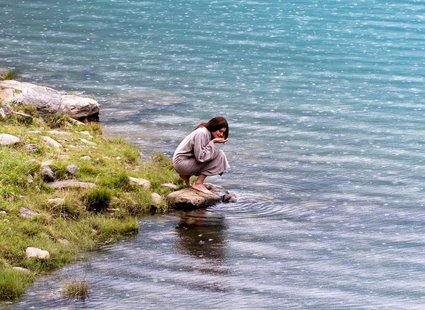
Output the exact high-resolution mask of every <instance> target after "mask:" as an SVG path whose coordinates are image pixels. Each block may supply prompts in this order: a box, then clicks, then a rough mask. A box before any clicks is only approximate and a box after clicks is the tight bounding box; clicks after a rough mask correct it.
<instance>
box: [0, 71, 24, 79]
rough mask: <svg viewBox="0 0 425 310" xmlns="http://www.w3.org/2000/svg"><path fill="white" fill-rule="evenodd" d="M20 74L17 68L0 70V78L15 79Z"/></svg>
mask: <svg viewBox="0 0 425 310" xmlns="http://www.w3.org/2000/svg"><path fill="white" fill-rule="evenodd" d="M19 76H20V72H19V71H18V70H7V71H5V72H0V80H16V79H17V78H18V77H19Z"/></svg>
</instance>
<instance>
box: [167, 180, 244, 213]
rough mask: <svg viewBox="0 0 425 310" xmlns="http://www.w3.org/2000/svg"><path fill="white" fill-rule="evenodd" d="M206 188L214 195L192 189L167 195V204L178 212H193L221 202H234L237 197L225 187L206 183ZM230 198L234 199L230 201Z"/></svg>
mask: <svg viewBox="0 0 425 310" xmlns="http://www.w3.org/2000/svg"><path fill="white" fill-rule="evenodd" d="M205 186H206V187H207V188H208V189H209V190H210V191H212V194H206V193H202V192H200V191H197V190H194V189H192V188H185V189H181V190H178V191H175V192H172V193H170V194H168V195H167V198H166V200H167V203H168V204H169V205H170V207H172V208H173V209H176V210H193V209H198V208H206V207H209V206H212V205H215V204H217V203H220V202H234V201H236V196H235V195H233V194H230V193H229V192H228V191H226V190H225V189H224V188H223V187H221V186H218V185H214V184H211V183H206V184H205ZM229 196H232V197H234V199H229Z"/></svg>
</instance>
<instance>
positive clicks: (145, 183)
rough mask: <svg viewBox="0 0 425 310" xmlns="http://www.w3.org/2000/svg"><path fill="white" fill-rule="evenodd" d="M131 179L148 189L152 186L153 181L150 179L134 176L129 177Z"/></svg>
mask: <svg viewBox="0 0 425 310" xmlns="http://www.w3.org/2000/svg"><path fill="white" fill-rule="evenodd" d="M129 180H130V182H133V183H135V184H137V185H140V186H141V187H143V188H144V189H146V190H148V189H150V188H151V182H150V181H149V180H146V179H141V178H133V177H129Z"/></svg>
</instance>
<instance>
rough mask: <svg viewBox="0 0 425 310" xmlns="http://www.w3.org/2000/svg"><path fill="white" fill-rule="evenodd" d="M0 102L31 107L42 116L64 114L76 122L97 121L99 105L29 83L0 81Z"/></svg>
mask: <svg viewBox="0 0 425 310" xmlns="http://www.w3.org/2000/svg"><path fill="white" fill-rule="evenodd" d="M0 101H1V102H3V103H6V104H10V103H14V104H18V105H19V104H29V105H32V106H35V107H36V108H37V110H38V111H39V112H40V114H42V115H52V114H66V115H69V116H70V117H72V118H74V119H77V120H82V119H87V120H98V119H99V109H100V105H99V103H98V102H97V101H96V100H94V99H91V98H87V97H82V96H76V95H69V94H67V93H66V92H63V91H57V90H55V89H53V88H49V87H45V86H39V85H35V84H31V83H25V82H19V81H14V80H5V81H0Z"/></svg>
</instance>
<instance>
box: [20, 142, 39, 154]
mask: <svg viewBox="0 0 425 310" xmlns="http://www.w3.org/2000/svg"><path fill="white" fill-rule="evenodd" d="M39 149H40V147H39V146H38V145H36V144H25V145H24V150H25V151H27V152H31V153H34V152H37V151H38V150H39Z"/></svg>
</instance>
